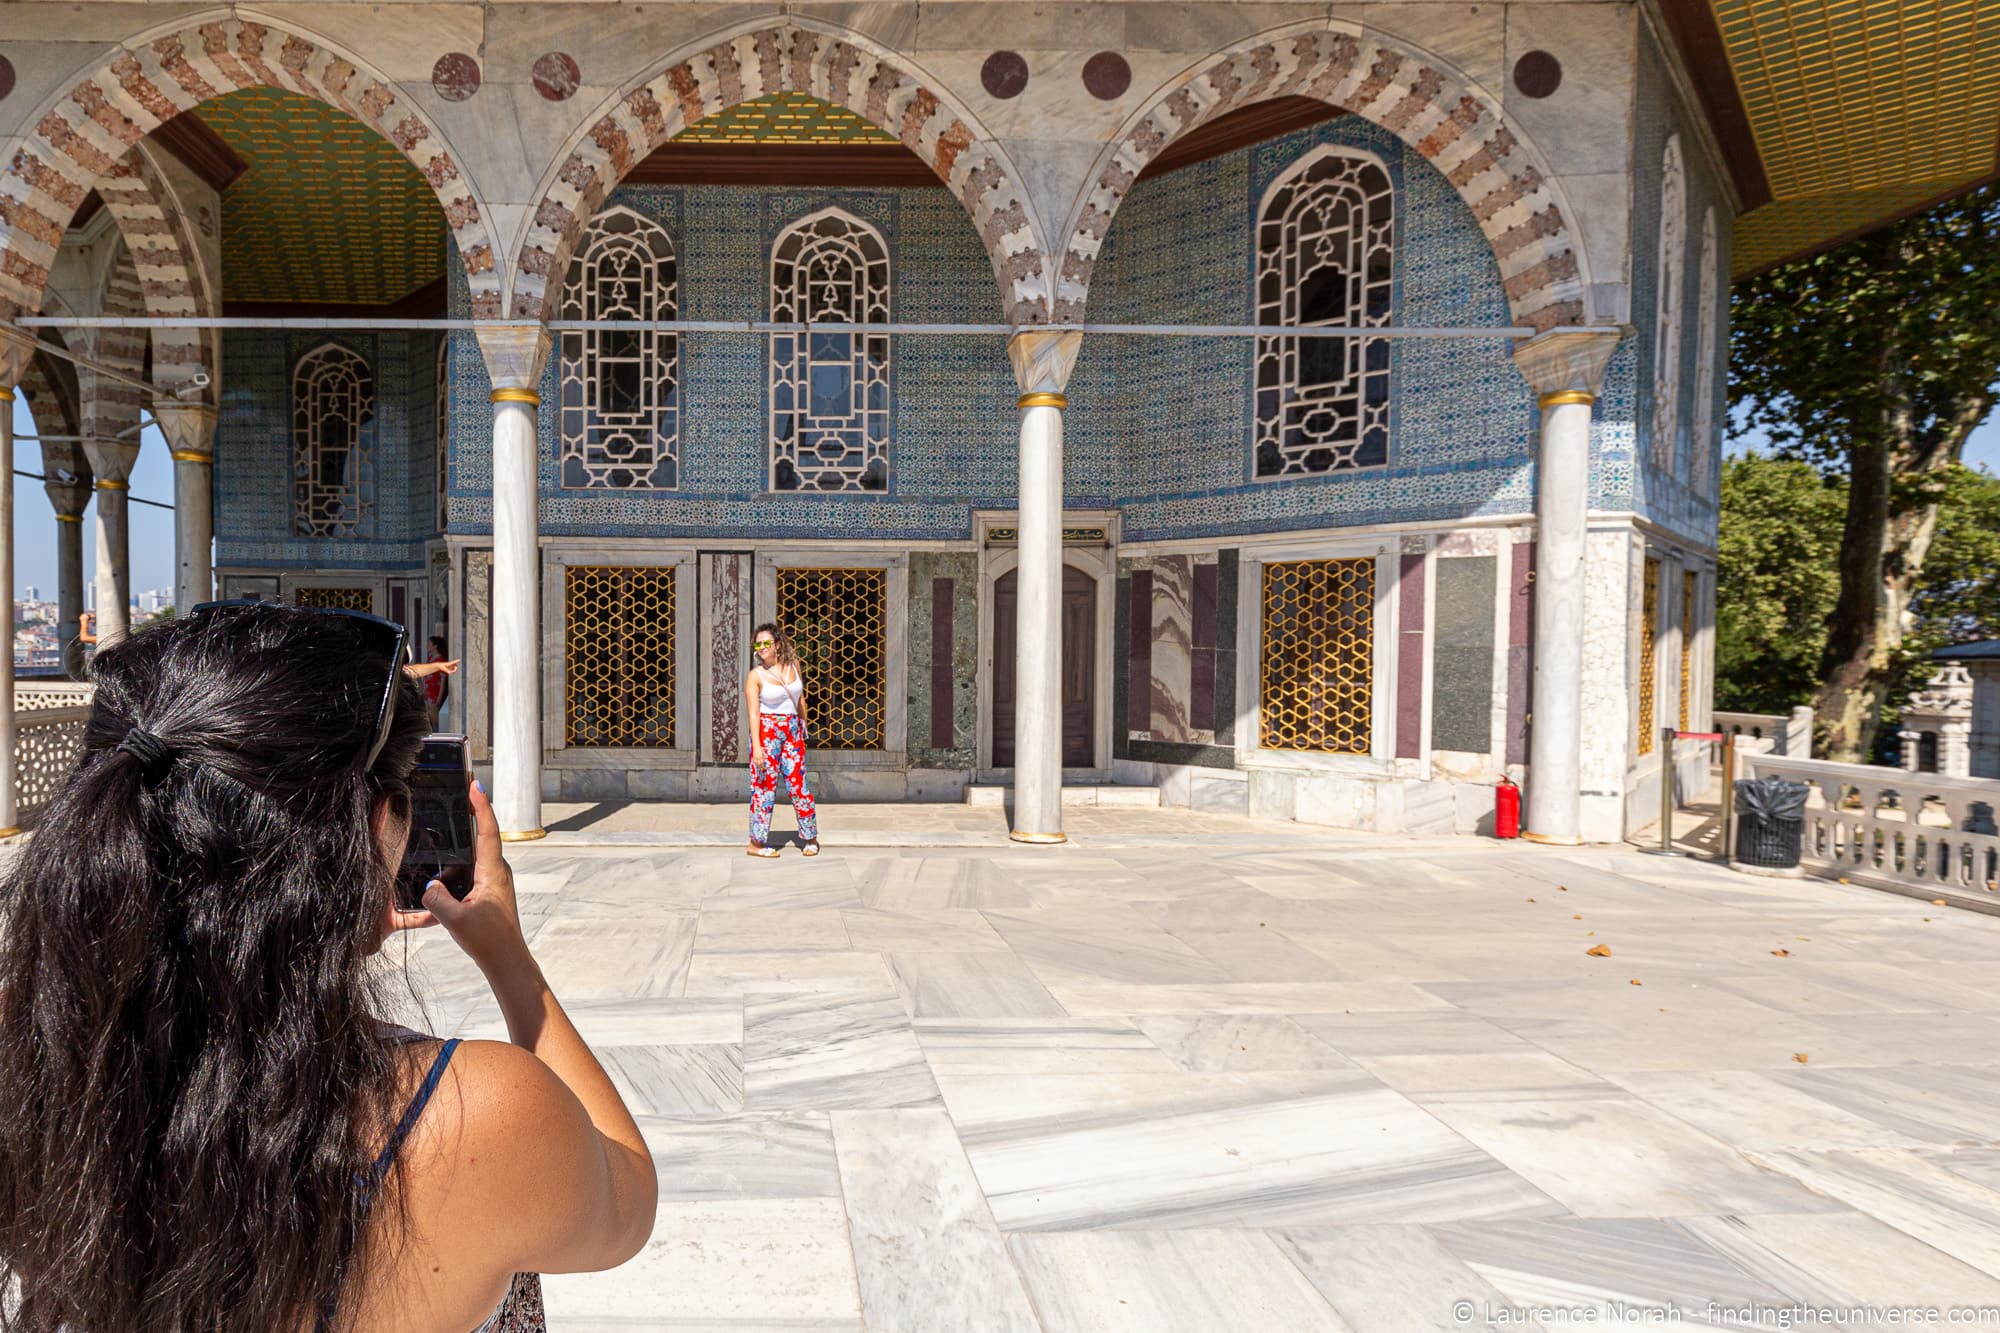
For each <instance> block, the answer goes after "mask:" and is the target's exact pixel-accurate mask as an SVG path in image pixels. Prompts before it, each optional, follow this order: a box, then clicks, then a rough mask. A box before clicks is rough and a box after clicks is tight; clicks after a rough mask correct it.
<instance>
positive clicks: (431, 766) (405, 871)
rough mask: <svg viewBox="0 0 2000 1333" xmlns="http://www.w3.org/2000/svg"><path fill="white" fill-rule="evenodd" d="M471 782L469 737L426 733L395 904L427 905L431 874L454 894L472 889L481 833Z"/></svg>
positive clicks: (413, 780) (412, 789)
mask: <svg viewBox="0 0 2000 1333" xmlns="http://www.w3.org/2000/svg"><path fill="white" fill-rule="evenodd" d="M471 783H472V762H471V759H470V756H469V755H468V752H467V750H466V744H465V737H463V736H458V735H451V734H448V733H445V732H433V733H432V734H431V735H429V736H426V737H424V743H423V746H422V748H420V749H419V750H418V751H417V767H416V769H415V771H414V772H412V773H411V774H410V837H409V841H408V843H407V844H405V846H404V849H403V867H402V870H401V871H400V872H399V873H398V874H397V876H396V906H397V907H399V908H401V909H402V910H404V911H406V912H420V911H422V910H423V906H424V888H425V886H426V885H428V884H429V883H430V882H431V881H432V880H437V881H438V882H439V883H441V884H443V885H444V886H445V888H446V889H447V890H449V891H450V893H451V895H452V897H454V898H464V897H465V895H466V894H468V893H470V892H472V866H473V860H474V856H475V852H476V850H477V845H478V834H477V829H476V827H475V824H474V820H473V813H472V797H471V792H470V787H471Z"/></svg>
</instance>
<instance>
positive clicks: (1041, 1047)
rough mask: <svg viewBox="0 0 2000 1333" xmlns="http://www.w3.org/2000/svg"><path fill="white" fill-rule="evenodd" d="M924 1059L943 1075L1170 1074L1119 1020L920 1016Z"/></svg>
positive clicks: (1160, 1057) (1148, 1043)
mask: <svg viewBox="0 0 2000 1333" xmlns="http://www.w3.org/2000/svg"><path fill="white" fill-rule="evenodd" d="M913 1026H914V1029H915V1031H916V1034H917V1041H918V1042H919V1044H921V1045H922V1046H923V1049H924V1058H925V1059H926V1060H928V1061H929V1062H930V1066H931V1068H932V1070H933V1071H935V1072H937V1073H940V1074H944V1073H950V1074H1102V1073H1109V1072H1113V1071H1130V1072H1134V1073H1156V1074H1165V1073H1171V1072H1172V1071H1173V1070H1174V1069H1176V1068H1178V1066H1177V1065H1175V1063H1174V1062H1173V1061H1172V1060H1171V1059H1169V1058H1168V1057H1167V1054H1166V1052H1164V1051H1162V1050H1161V1049H1160V1047H1159V1046H1158V1044H1157V1043H1155V1042H1154V1041H1153V1039H1152V1038H1151V1037H1149V1036H1147V1035H1146V1034H1145V1033H1144V1032H1142V1031H1140V1030H1139V1028H1138V1027H1137V1026H1135V1025H1134V1024H1133V1023H1132V1022H1131V1021H1130V1020H1129V1019H1123V1018H920V1019H918V1020H916V1022H915V1024H914V1025H913Z"/></svg>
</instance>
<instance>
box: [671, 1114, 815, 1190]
mask: <svg viewBox="0 0 2000 1333" xmlns="http://www.w3.org/2000/svg"><path fill="white" fill-rule="evenodd" d="M639 1130H640V1132H641V1133H643V1134H644V1135H645V1136H646V1146H647V1147H649V1148H651V1149H652V1150H653V1166H654V1169H655V1171H656V1172H657V1173H658V1175H659V1178H660V1198H661V1199H662V1200H667V1199H680V1200H695V1199H837V1198H839V1197H840V1172H839V1170H838V1168H837V1167H836V1165H835V1162H834V1155H833V1128H832V1126H831V1125H830V1124H829V1123H828V1122H827V1117H826V1113H825V1112H823V1111H803V1112H797V1113H794V1114H790V1115H765V1114H745V1115H735V1116H731V1117H730V1118H728V1119H726V1120H711V1121H689V1120H677V1119H676V1120H662V1119H655V1118H652V1117H648V1116H641V1117H639Z"/></svg>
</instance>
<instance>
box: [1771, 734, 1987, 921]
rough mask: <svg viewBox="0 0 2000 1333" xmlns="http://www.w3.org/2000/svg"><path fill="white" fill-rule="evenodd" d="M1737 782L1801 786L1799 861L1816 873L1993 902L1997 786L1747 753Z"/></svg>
mask: <svg viewBox="0 0 2000 1333" xmlns="http://www.w3.org/2000/svg"><path fill="white" fill-rule="evenodd" d="M1744 768H1745V770H1746V771H1745V774H1744V775H1745V776H1746V777H1753V778H1761V777H1780V778H1786V779H1789V780H1790V781H1793V782H1803V783H1805V784H1806V785H1807V786H1808V787H1810V788H1811V789H1812V790H1811V791H1810V792H1808V793H1807V795H1806V812H1805V813H1806V826H1805V836H1804V838H1803V839H1802V841H1801V846H1800V851H1801V856H1800V860H1801V861H1802V863H1803V864H1804V865H1805V866H1806V867H1807V868H1808V869H1810V870H1813V871H1815V872H1818V873H1820V874H1826V875H1834V876H1838V877H1842V878H1848V879H1854V880H1857V881H1860V882H1863V883H1868V882H1874V883H1877V884H1881V885H1884V886H1886V887H1892V888H1902V889H1922V890H1927V891H1937V890H1944V889H1953V890H1957V891H1959V892H1961V893H1976V894H1979V895H1981V896H1985V895H1989V894H1990V895H1994V896H1995V897H1996V898H2000V829H1997V828H1996V826H1995V823H1994V819H1995V815H1996V812H2000V782H1995V781H1993V780H1991V779H1985V778H1947V777H1940V776H1938V775H1937V774H1935V773H1906V772H1904V771H1903V770H1901V769H1896V768H1876V767H1873V766H1871V765H1867V764H1836V763H1831V762H1829V761H1827V760H1824V759H1793V758H1789V757H1782V756H1779V755H1768V754H1752V755H1748V756H1746V758H1745V762H1744Z"/></svg>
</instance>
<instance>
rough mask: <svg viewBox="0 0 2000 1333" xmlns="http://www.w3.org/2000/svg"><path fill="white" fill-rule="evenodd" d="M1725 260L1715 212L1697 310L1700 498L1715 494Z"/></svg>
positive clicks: (1708, 216)
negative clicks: (1719, 285) (1719, 298)
mask: <svg viewBox="0 0 2000 1333" xmlns="http://www.w3.org/2000/svg"><path fill="white" fill-rule="evenodd" d="M1720 263H1721V258H1720V256H1719V255H1718V253H1717V249H1716V226H1715V210H1714V209H1713V208H1711V209H1709V210H1707V211H1706V212H1705V213H1703V214H1702V219H1701V303H1700V304H1699V305H1697V306H1696V307H1695V308H1694V326H1695V340H1694V345H1695V353H1694V357H1695V360H1694V428H1693V431H1692V435H1693V439H1694V461H1693V463H1692V465H1691V466H1692V469H1693V472H1692V475H1693V480H1694V490H1695V494H1697V495H1706V496H1713V495H1714V494H1715V489H1716V488H1715V482H1716V480H1717V476H1716V471H1715V370H1716V366H1715V359H1716V350H1717V349H1716V345H1715V344H1716V337H1717V334H1716V326H1717V325H1718V324H1720V323H1721V322H1722V312H1721V311H1720V310H1718V309H1717V308H1716V306H1717V302H1716V290H1715V289H1716V282H1717V278H1718V277H1719V275H1720V272H1721V270H1720V268H1719V267H1718V266H1719V265H1720Z"/></svg>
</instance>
